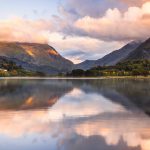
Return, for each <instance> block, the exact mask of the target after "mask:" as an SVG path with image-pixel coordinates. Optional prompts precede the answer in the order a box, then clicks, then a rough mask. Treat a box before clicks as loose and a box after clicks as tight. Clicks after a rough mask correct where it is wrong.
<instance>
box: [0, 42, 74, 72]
mask: <svg viewBox="0 0 150 150" xmlns="http://www.w3.org/2000/svg"><path fill="white" fill-rule="evenodd" d="M0 56H3V57H5V58H8V59H9V60H12V61H13V62H15V63H16V64H17V65H19V66H22V67H23V68H24V69H27V70H31V71H39V72H43V73H45V74H57V73H59V72H66V71H68V70H70V69H71V68H72V66H73V63H72V62H71V61H69V60H67V59H65V58H63V57H62V56H61V55H60V54H59V53H58V52H57V51H56V50H55V49H54V48H53V47H51V46H49V45H47V44H36V43H17V42H16V43H15V42H12V43H8V42H0Z"/></svg>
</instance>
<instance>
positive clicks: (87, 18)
mask: <svg viewBox="0 0 150 150" xmlns="http://www.w3.org/2000/svg"><path fill="white" fill-rule="evenodd" d="M0 10H1V13H0V41H19V42H35V43H48V44H49V45H51V46H53V47H54V48H55V49H56V50H57V51H58V52H59V53H60V54H61V55H62V56H64V57H66V58H68V59H70V60H71V61H73V62H74V63H79V62H82V61H84V60H86V59H92V60H93V59H99V58H101V57H103V56H104V55H106V54H108V53H110V52H112V51H113V50H116V49H119V48H121V47H122V46H123V45H125V44H126V43H128V42H130V41H139V40H140V41H141V40H142V41H143V40H146V39H147V38H149V37H150V0H0Z"/></svg>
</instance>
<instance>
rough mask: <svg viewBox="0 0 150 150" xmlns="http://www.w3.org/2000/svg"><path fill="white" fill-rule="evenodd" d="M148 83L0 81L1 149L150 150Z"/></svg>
mask: <svg viewBox="0 0 150 150" xmlns="http://www.w3.org/2000/svg"><path fill="white" fill-rule="evenodd" d="M149 89H150V80H149V79H101V80H98V79H96V80H84V79H83V80H71V79H70V80H65V79H63V80H59V79H56V80H45V79H41V80H35V79H33V80H26V79H20V80H19V79H14V80H11V79H10V80H9V79H3V80H0V145H1V148H0V149H2V150H16V149H21V150H27V149H28V150H33V149H36V150H41V149H43V150H49V149H52V150H91V149H93V150H99V149H102V150H149V147H150V127H149V124H150V118H149V114H150V110H149V108H150V92H149Z"/></svg>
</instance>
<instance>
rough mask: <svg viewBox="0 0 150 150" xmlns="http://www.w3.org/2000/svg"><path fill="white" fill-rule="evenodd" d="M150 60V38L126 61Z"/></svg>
mask: <svg viewBox="0 0 150 150" xmlns="http://www.w3.org/2000/svg"><path fill="white" fill-rule="evenodd" d="M135 59H150V38H149V39H148V40H146V41H145V42H143V43H142V44H141V45H140V46H139V47H137V48H136V49H135V50H134V51H133V52H131V53H130V54H129V56H128V57H127V58H126V59H125V60H135Z"/></svg>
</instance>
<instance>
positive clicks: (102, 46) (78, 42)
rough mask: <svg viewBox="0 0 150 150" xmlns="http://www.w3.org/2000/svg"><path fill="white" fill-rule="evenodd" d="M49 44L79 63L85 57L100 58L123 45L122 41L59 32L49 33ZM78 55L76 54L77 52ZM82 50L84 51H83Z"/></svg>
mask: <svg viewBox="0 0 150 150" xmlns="http://www.w3.org/2000/svg"><path fill="white" fill-rule="evenodd" d="M49 44H50V45H52V46H54V47H55V48H56V49H57V50H59V52H60V53H61V54H62V55H63V56H66V58H68V59H71V60H72V61H73V62H74V63H79V62H81V61H83V60H85V59H99V58H100V57H102V56H104V55H105V54H107V53H108V52H111V51H113V50H115V49H117V48H120V47H121V46H123V44H124V43H120V42H109V43H108V42H105V41H101V40H99V39H95V38H90V37H88V36H87V37H80V36H77V35H76V36H67V37H65V38H64V35H63V34H61V33H58V32H55V33H51V34H50V35H49ZM77 52H78V55H76V56H75V55H74V53H77ZM81 52H82V53H81Z"/></svg>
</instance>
